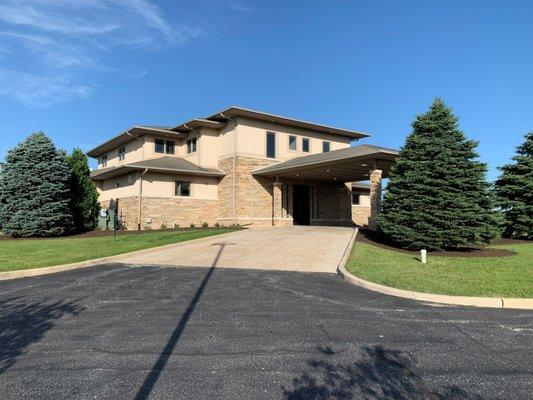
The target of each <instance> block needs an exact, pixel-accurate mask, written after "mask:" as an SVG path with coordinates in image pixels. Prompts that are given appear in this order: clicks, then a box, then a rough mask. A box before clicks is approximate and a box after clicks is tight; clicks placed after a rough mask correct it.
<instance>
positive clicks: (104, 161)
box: [100, 153, 107, 167]
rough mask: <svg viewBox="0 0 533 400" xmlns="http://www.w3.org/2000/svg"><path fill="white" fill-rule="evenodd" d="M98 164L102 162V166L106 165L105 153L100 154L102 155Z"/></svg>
mask: <svg viewBox="0 0 533 400" xmlns="http://www.w3.org/2000/svg"><path fill="white" fill-rule="evenodd" d="M100 164H102V167H107V153H105V154H102V157H100Z"/></svg>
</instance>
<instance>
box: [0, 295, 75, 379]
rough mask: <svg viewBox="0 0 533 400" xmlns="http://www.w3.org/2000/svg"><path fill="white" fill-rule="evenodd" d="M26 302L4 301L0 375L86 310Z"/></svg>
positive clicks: (1, 306)
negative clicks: (65, 321)
mask: <svg viewBox="0 0 533 400" xmlns="http://www.w3.org/2000/svg"><path fill="white" fill-rule="evenodd" d="M23 298H24V297H14V298H11V299H7V300H2V301H0V374H2V373H4V372H5V371H6V370H7V369H8V368H9V367H11V366H12V365H13V364H15V362H16V360H17V357H19V356H20V355H22V354H23V353H24V351H25V349H26V347H28V346H29V345H31V344H32V343H35V342H38V341H39V340H41V339H42V337H43V336H44V334H45V333H46V332H47V331H48V330H50V329H52V328H53V327H54V325H55V323H56V322H57V320H59V318H61V317H62V316H63V315H65V314H73V315H77V314H78V313H79V312H80V311H82V309H83V308H82V307H80V306H79V305H78V304H77V303H78V302H77V301H71V302H64V301H56V302H53V303H43V302H33V303H27V302H24V301H23Z"/></svg>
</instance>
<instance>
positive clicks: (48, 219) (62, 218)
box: [0, 132, 72, 236]
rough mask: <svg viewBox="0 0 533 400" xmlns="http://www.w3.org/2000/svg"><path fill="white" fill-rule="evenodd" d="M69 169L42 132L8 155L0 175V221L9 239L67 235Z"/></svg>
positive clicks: (69, 212)
mask: <svg viewBox="0 0 533 400" xmlns="http://www.w3.org/2000/svg"><path fill="white" fill-rule="evenodd" d="M69 179H70V169H69V167H68V165H67V163H66V162H65V158H64V155H63V154H62V153H61V152H59V151H57V150H56V148H55V146H54V144H53V143H52V141H51V140H50V139H49V138H48V137H47V136H46V135H45V134H44V133H43V132H38V133H34V134H32V135H30V136H28V137H27V138H26V139H25V140H24V141H23V142H22V143H19V144H18V145H17V146H15V148H13V149H11V150H9V151H8V152H7V155H6V158H5V162H4V163H3V164H2V167H1V172H0V220H1V221H2V223H1V225H2V230H3V232H4V233H6V234H8V235H11V236H58V235H63V234H65V233H67V232H69V230H70V227H71V224H72V214H71V211H70V208H69V200H70V190H69Z"/></svg>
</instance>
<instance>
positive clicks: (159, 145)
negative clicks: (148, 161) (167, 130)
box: [155, 139, 165, 153]
mask: <svg viewBox="0 0 533 400" xmlns="http://www.w3.org/2000/svg"><path fill="white" fill-rule="evenodd" d="M155 152H156V153H164V152H165V141H164V140H161V139H156V140H155Z"/></svg>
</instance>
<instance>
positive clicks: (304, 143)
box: [302, 138, 309, 153]
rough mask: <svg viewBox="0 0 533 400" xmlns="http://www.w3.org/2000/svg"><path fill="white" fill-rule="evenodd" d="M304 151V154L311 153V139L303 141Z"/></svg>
mask: <svg viewBox="0 0 533 400" xmlns="http://www.w3.org/2000/svg"><path fill="white" fill-rule="evenodd" d="M302 151H303V152H304V153H309V138H303V139H302Z"/></svg>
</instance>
